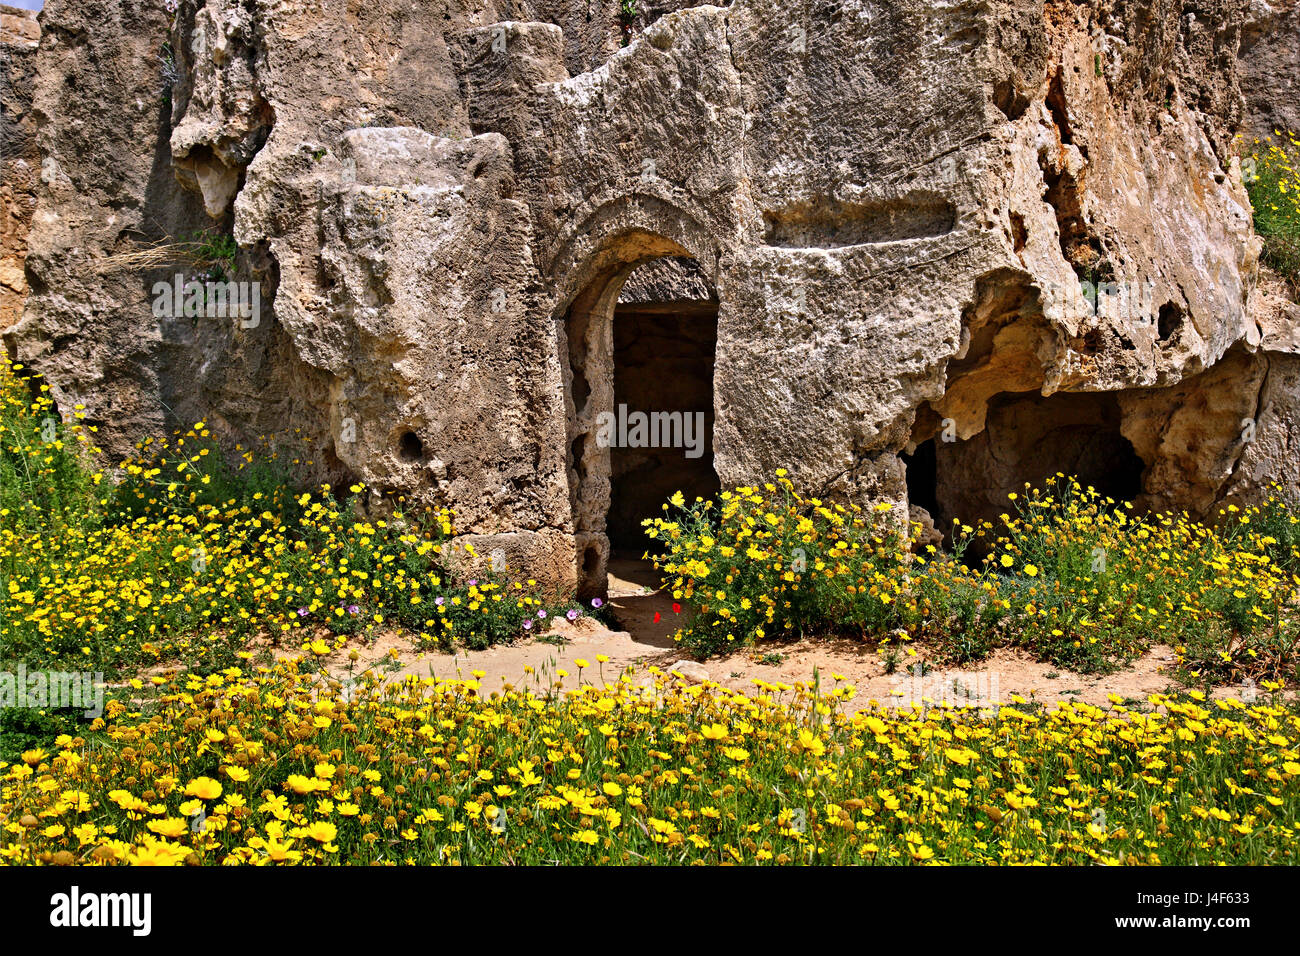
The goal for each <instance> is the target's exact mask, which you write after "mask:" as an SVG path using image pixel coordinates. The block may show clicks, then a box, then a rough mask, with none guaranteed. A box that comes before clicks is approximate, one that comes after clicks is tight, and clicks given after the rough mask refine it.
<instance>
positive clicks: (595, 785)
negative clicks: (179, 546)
mask: <svg viewBox="0 0 1300 956" xmlns="http://www.w3.org/2000/svg"><path fill="white" fill-rule="evenodd" d="M665 677H666V675H660V678H659V681H658V683H657V685H656V687H654V688H645V689H642V688H634V687H633V686H632V685H631V683H630V681H626V680H619V681H614V682H612V683H609V684H607V685H606V686H604V687H599V688H598V687H596V686H591V685H584V686H580V687H578V688H574V689H573V690H571V691H569V692H567V693H561V694H557V695H555V696H553V697H551V698H549V699H547V698H539V697H535V696H531V695H528V694H520V693H517V692H515V691H514V690H512V689H511V688H509V687H505V688H502V689H501V690H499V691H493V692H492V693H490V694H489V693H487V689H486V688H481V687H479V686H478V685H477V682H476V681H473V680H470V681H435V680H433V679H427V680H418V679H415V678H411V679H408V680H407V681H406V682H405V683H402V684H400V685H393V684H389V685H384V684H383V683H382V682H381V681H379V680H378V679H372V678H369V677H367V678H364V679H362V680H361V681H359V682H347V683H341V682H339V681H327V680H325V679H324V678H321V677H319V676H316V677H312V676H309V675H305V674H302V673H300V672H299V671H298V670H297V669H296V667H295V666H294V665H293V664H292V663H290V664H281V665H277V666H276V667H275V668H261V669H257V670H255V671H253V672H250V673H243V672H240V671H238V670H236V669H231V670H229V671H225V672H221V673H215V674H211V675H209V676H208V677H207V678H201V677H197V676H179V677H176V678H173V679H170V680H164V679H162V678H159V679H157V680H156V681H154V682H153V683H154V684H155V685H156V687H155V688H154V690H156V696H150V697H149V699H148V702H147V704H146V703H144V702H143V700H142V702H141V703H140V704H139V705H138V706H128V705H126V704H122V703H118V704H115V705H112V707H111V711H110V713H109V714H108V715H107V719H106V720H105V721H103V726H102V727H97V728H95V729H96V730H97V731H102V733H103V734H104V736H105V737H106V739H107V742H106V743H105V744H104V745H102V746H99V747H89V746H87V744H86V741H84V740H82V739H80V738H72V737H65V738H62V739H60V740H58V741H57V742H56V743H55V744H54V745H53V747H52V748H51V750H50V751H49V752H46V751H44V750H36V751H32V752H28V753H24V754H23V755H22V759H21V760H20V761H19V762H18V763H17V764H16V765H15V766H13V767H3V766H0V772H2V773H3V790H2V791H0V819H3V820H4V821H5V822H4V825H3V833H2V835H0V857H2V858H4V859H6V860H8V861H10V862H15V863H32V862H41V863H52V864H71V863H101V864H114V863H132V864H153V865H166V864H181V863H188V864H194V865H197V864H224V865H241V864H252V865H269V864H312V863H366V864H377V863H382V864H390V863H391V864H402V863H406V864H433V863H449V864H473V863H507V864H528V863H532V864H544V863H573V864H601V863H670V864H693V863H699V864H721V863H743V864H751V863H752V864H759V863H779V864H781V863H863V862H866V863H882V864H889V863H901V864H907V863H1030V862H1052V863H1090V862H1100V863H1130V864H1161V863H1163V864H1175V863H1183V864H1195V863H1211V862H1215V861H1227V862H1234V863H1294V862H1296V861H1297V852H1296V850H1297V843H1296V837H1297V828H1298V827H1300V819H1298V815H1300V797H1298V794H1297V779H1298V778H1300V762H1298V761H1300V750H1298V749H1297V748H1298V747H1300V744H1298V741H1300V717H1298V716H1297V714H1296V713H1295V711H1294V710H1291V709H1287V708H1285V707H1283V706H1277V705H1273V704H1270V703H1257V704H1254V705H1251V706H1247V705H1245V704H1243V703H1241V702H1239V701H1236V700H1224V701H1217V702H1214V703H1207V702H1206V701H1205V700H1204V699H1203V698H1198V699H1192V700H1187V701H1183V702H1179V701H1174V700H1170V699H1162V700H1156V701H1153V703H1158V704H1161V705H1162V706H1163V708H1164V712H1161V713H1141V712H1135V711H1131V710H1127V709H1125V708H1124V707H1122V706H1119V705H1118V704H1115V705H1114V706H1112V707H1110V708H1108V709H1104V710H1103V709H1099V708H1095V707H1090V706H1086V705H1065V706H1061V707H1060V708H1058V709H1057V710H1054V711H1051V712H1045V713H1033V712H1030V711H1029V710H1028V709H1021V708H1018V707H1016V706H1004V707H1000V708H997V709H996V711H995V712H990V713H987V714H985V715H984V719H979V718H977V717H975V716H973V715H971V714H969V713H967V714H956V713H954V712H952V711H947V710H942V709H941V710H931V711H929V712H926V711H923V710H921V709H920V708H917V709H911V710H905V711H888V710H872V711H867V712H864V713H857V714H851V715H850V714H846V713H844V712H842V710H841V709H840V708H839V706H838V701H839V698H840V696H841V693H837V692H831V693H830V694H828V695H826V696H817V695H815V694H814V693H812V692H810V691H808V690H806V689H793V688H788V687H787V688H781V687H776V686H770V685H768V686H762V687H760V688H759V689H758V693H756V694H754V695H744V694H739V693H735V692H730V691H726V690H723V689H720V688H717V687H716V686H699V685H695V686H684V685H682V684H679V683H669V682H667V681H666V679H665ZM142 693H143V691H142ZM97 723H98V722H97Z"/></svg>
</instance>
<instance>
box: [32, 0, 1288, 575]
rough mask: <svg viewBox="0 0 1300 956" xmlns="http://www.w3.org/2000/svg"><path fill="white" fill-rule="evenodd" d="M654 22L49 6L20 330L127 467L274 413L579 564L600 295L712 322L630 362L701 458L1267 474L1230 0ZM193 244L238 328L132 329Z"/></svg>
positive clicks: (286, 1) (135, 4)
mask: <svg viewBox="0 0 1300 956" xmlns="http://www.w3.org/2000/svg"><path fill="white" fill-rule="evenodd" d="M680 6H682V5H680V4H656V5H653V6H651V7H647V9H646V11H645V12H643V13H642V14H641V15H640V16H639V18H638V19H637V20H636V21H635V22H633V23H630V30H626V31H625V29H624V21H622V20H620V16H619V10H620V7H619V5H618V4H616V3H591V4H587V5H583V4H573V3H568V2H558V0H557V2H541V0H537V2H523V3H516V4H512V5H508V6H507V5H495V4H492V3H487V4H482V3H471V2H458V0H447V2H440V3H432V4H415V3H398V2H376V3H369V4H343V3H341V2H334V0H324V2H321V0H274V2H272V0H205V2H203V3H201V4H199V3H197V2H195V0H183V2H182V3H181V4H180V7H179V10H178V12H177V14H176V16H175V17H174V18H170V17H169V16H168V15H167V14H166V13H165V12H164V11H162V10H161V9H160V8H159V6H158V5H157V4H154V3H145V2H140V0H122V2H110V0H83V2H78V3H76V4H73V3H71V2H68V0H50V2H49V5H48V7H47V9H46V12H45V14H44V23H45V28H46V38H45V40H44V41H43V42H42V46H41V50H40V53H39V55H38V57H37V61H38V65H39V76H38V80H37V83H36V94H35V106H34V112H35V113H36V115H37V117H38V125H40V127H41V133H40V135H39V137H38V141H39V145H40V150H41V154H42V156H43V157H45V161H46V162H48V163H49V164H50V168H51V170H52V172H51V174H50V177H49V181H48V182H46V183H43V184H42V186H41V187H40V191H39V198H40V203H41V206H40V212H39V213H38V215H37V218H36V221H35V223H34V226H33V231H32V234H31V240H30V242H31V246H32V255H31V258H30V260H29V263H28V268H29V274H30V275H32V276H33V277H34V279H35V280H36V281H35V282H34V284H33V285H34V294H33V295H32V296H31V298H30V300H29V303H28V306H27V310H26V313H25V317H24V319H23V321H22V323H21V324H20V325H19V326H18V327H17V328H15V329H13V330H12V331H11V333H10V335H9V337H8V340H9V342H10V343H11V346H12V347H13V348H14V349H15V350H16V351H17V353H18V354H19V355H21V356H22V357H23V358H24V359H26V360H28V361H30V362H31V363H32V364H33V365H34V366H36V367H37V368H39V369H40V370H42V371H44V372H45V373H46V374H47V375H48V376H49V378H50V380H51V381H52V383H53V384H54V385H55V387H56V395H57V396H58V398H59V399H60V401H61V402H66V401H71V400H73V399H76V400H79V401H82V402H84V403H85V404H86V405H87V406H88V409H89V412H90V415H91V417H92V419H94V420H96V421H97V422H98V423H100V425H101V429H102V433H101V437H102V438H103V440H104V442H105V444H106V446H107V447H109V448H110V449H112V450H114V451H118V452H121V451H124V450H126V449H127V448H129V446H130V444H131V443H132V442H133V441H135V440H136V439H138V438H139V437H140V436H141V435H143V434H146V433H151V432H156V431H158V430H159V428H160V427H161V426H170V425H172V424H179V423H182V422H184V423H188V422H189V421H194V420H198V419H199V418H203V419H205V420H207V421H208V422H210V423H212V424H213V425H214V426H215V428H216V429H217V430H218V431H219V432H221V433H222V434H226V435H229V436H232V438H244V439H246V438H248V437H250V436H256V435H260V434H264V433H268V432H275V433H277V434H279V435H281V436H282V437H283V438H284V439H285V440H287V441H291V442H293V443H294V444H296V445H298V446H300V447H301V449H302V453H301V455H300V457H301V460H303V461H304V462H310V466H309V469H310V470H312V471H313V472H314V473H315V475H316V476H318V477H322V478H328V479H330V480H334V481H338V480H351V479H353V478H357V479H363V480H365V481H366V482H367V484H368V485H369V486H370V487H371V488H372V490H373V492H374V493H375V494H376V495H382V494H385V493H392V494H400V495H404V496H406V497H408V498H410V499H413V500H415V501H417V502H419V503H424V504H431V505H441V506H447V507H451V508H452V509H454V510H455V511H456V513H457V524H458V526H459V528H460V529H461V530H462V531H463V532H465V533H466V535H467V537H466V538H465V543H467V544H470V545H472V546H473V548H474V552H475V553H476V554H478V555H479V556H480V557H482V556H484V555H487V554H489V553H491V552H493V551H498V550H499V551H500V552H501V553H502V554H503V555H504V556H505V558H506V560H507V562H508V563H509V564H511V565H512V566H524V567H527V568H528V570H529V572H530V573H532V574H534V575H535V576H537V577H539V578H545V579H546V580H548V581H552V582H554V583H557V584H562V585H579V586H581V587H582V588H583V589H585V590H587V591H595V590H599V589H600V588H601V587H603V583H604V577H605V567H606V562H607V560H608V556H609V551H610V544H609V536H608V534H607V532H608V530H609V527H610V520H611V519H610V516H611V513H614V514H617V515H621V516H623V518H626V515H627V509H626V507H622V508H621V510H620V507H621V506H620V501H619V499H620V498H623V504H624V505H625V504H626V499H625V496H626V495H627V494H629V493H633V492H631V491H629V490H628V487H627V486H628V485H629V484H635V483H634V482H633V483H629V482H627V481H623V482H622V483H621V484H620V480H619V477H620V474H624V475H625V474H628V472H627V471H623V472H619V471H618V470H617V468H616V467H615V464H616V459H617V456H616V455H614V454H613V453H612V450H611V449H610V448H609V447H608V444H607V443H606V442H605V441H604V440H603V439H602V438H601V436H600V422H601V420H602V415H606V414H608V413H609V412H610V411H611V410H612V409H614V408H615V407H616V405H617V404H618V397H619V394H620V385H619V382H618V381H617V375H616V368H617V366H618V355H617V354H616V342H617V341H619V337H618V335H617V334H616V325H617V316H618V314H619V312H618V310H619V309H628V308H633V307H634V308H635V310H637V311H636V312H635V315H636V316H637V319H636V321H645V320H646V315H647V314H653V312H654V310H655V309H660V310H661V314H663V315H667V314H668V312H669V310H671V309H673V308H677V309H678V311H677V312H673V313H672V314H673V315H675V316H676V319H675V320H674V321H681V320H682V316H683V315H684V314H686V313H683V312H682V311H681V308H685V307H681V308H678V306H674V305H672V304H673V303H678V304H680V303H684V302H694V303H703V304H704V305H703V306H701V307H700V311H698V312H697V313H692V314H695V315H697V316H698V317H701V318H703V317H705V316H708V321H711V322H714V323H716V325H715V326H714V327H713V328H712V329H711V330H709V331H708V332H707V333H706V332H705V331H704V329H705V327H704V326H702V325H701V326H691V327H690V328H691V331H692V334H693V336H694V337H695V338H700V337H701V336H711V337H712V339H713V341H712V342H711V343H709V342H706V341H704V340H703V339H701V341H700V342H699V344H700V346H701V348H700V349H697V350H694V351H693V352H692V353H691V356H690V357H689V359H688V358H686V357H684V356H677V358H676V360H674V358H673V355H675V354H676V353H671V354H670V353H669V350H668V349H666V348H653V347H651V348H646V347H644V343H645V342H647V341H649V342H651V343H653V338H652V337H651V338H649V339H647V338H646V337H645V336H641V337H640V341H641V342H642V344H643V348H642V351H641V352H639V353H637V357H636V359H635V361H634V362H633V363H632V366H630V367H631V368H632V369H633V371H631V372H628V373H627V374H634V375H635V376H637V377H638V379H639V380H640V381H643V382H649V383H653V382H654V379H655V376H656V375H658V376H659V377H660V378H661V379H662V381H663V383H664V385H663V387H662V388H659V389H652V388H651V387H650V385H644V386H643V387H641V393H640V394H642V395H644V396H647V398H646V400H647V401H653V400H658V399H659V397H660V396H663V395H666V394H671V393H672V391H673V389H672V387H671V386H672V385H673V384H674V383H675V382H676V383H677V384H679V385H680V388H679V389H678V391H679V392H680V394H683V395H685V394H695V393H696V391H698V389H699V388H700V387H701V386H702V387H703V388H704V389H705V391H704V394H706V395H707V394H708V393H709V390H711V393H712V408H711V411H710V413H709V422H708V425H709V429H710V432H711V435H712V447H711V448H710V449H709V451H710V455H709V461H708V465H709V466H710V468H711V469H712V472H711V473H712V475H713V478H714V480H717V481H720V482H721V483H722V484H723V485H729V484H736V483H742V482H747V481H755V480H761V479H763V478H765V477H767V476H769V475H770V474H771V472H772V471H773V470H774V469H776V468H777V467H785V468H788V469H789V470H790V472H791V475H792V477H793V478H794V479H795V480H796V481H797V482H798V483H799V484H800V485H802V486H803V487H805V488H808V489H811V490H813V491H814V492H818V493H822V494H826V495H838V496H843V497H849V498H853V499H857V500H861V501H876V500H886V501H891V502H894V503H896V504H897V505H898V508H897V509H896V512H895V513H896V515H897V520H899V521H900V522H901V521H903V520H906V516H907V515H908V513H909V512H908V506H909V501H910V504H911V506H912V507H913V508H914V509H915V510H914V511H913V512H912V513H913V514H917V515H922V514H924V515H926V516H927V520H929V519H932V523H933V527H934V528H937V530H934V531H933V534H940V533H942V530H943V529H944V528H945V527H946V526H947V523H949V522H950V521H951V519H952V517H954V516H955V515H958V514H960V513H961V512H962V511H964V510H968V511H970V512H974V513H973V514H971V515H969V516H970V517H976V516H978V515H979V514H982V513H986V512H996V511H997V510H998V509H999V508H1000V507H1003V506H1002V505H1001V502H1003V501H1005V492H1006V491H1007V490H1008V489H1012V488H1017V487H1019V486H1020V485H1021V484H1022V483H1023V482H1024V481H1032V480H1037V479H1038V478H1040V477H1041V476H1042V475H1044V474H1050V473H1052V472H1055V471H1078V472H1080V473H1081V474H1084V475H1085V476H1092V475H1096V476H1098V477H1097V478H1096V479H1091V478H1090V480H1094V481H1095V482H1096V483H1098V484H1099V485H1105V486H1106V487H1110V486H1112V485H1113V486H1114V487H1115V488H1116V489H1117V493H1121V494H1124V495H1128V496H1136V497H1139V498H1142V499H1143V500H1145V501H1148V502H1151V503H1155V504H1159V505H1161V506H1176V507H1187V508H1191V509H1192V510H1194V511H1196V512H1198V513H1207V514H1208V513H1210V512H1212V511H1213V510H1214V509H1215V508H1216V507H1217V506H1218V505H1219V504H1220V503H1222V502H1223V501H1226V500H1229V499H1230V498H1231V499H1232V500H1249V499H1250V498H1251V497H1252V496H1257V495H1258V494H1260V493H1261V489H1262V488H1263V487H1264V486H1265V485H1266V484H1267V481H1268V480H1272V479H1280V480H1283V481H1286V482H1290V483H1291V484H1292V485H1293V486H1294V484H1295V482H1296V480H1297V479H1296V471H1297V469H1296V467H1295V463H1296V449H1297V445H1296V441H1297V427H1296V421H1297V418H1296V416H1297V404H1296V399H1297V378H1298V377H1300V376H1298V375H1297V371H1296V368H1295V365H1294V363H1295V362H1296V354H1297V353H1296V344H1295V343H1296V327H1297V324H1296V316H1295V313H1294V311H1290V310H1288V309H1287V308H1286V304H1285V302H1278V301H1274V300H1273V299H1269V300H1268V301H1267V302H1266V301H1265V298H1264V297H1262V296H1261V295H1260V294H1255V290H1256V286H1257V284H1258V280H1259V276H1258V268H1257V256H1258V243H1257V240H1256V239H1255V238H1254V237H1253V234H1252V231H1251V216H1250V207H1249V202H1248V200H1247V197H1246V194H1245V191H1244V188H1243V186H1242V182H1241V171H1240V164H1239V159H1238V157H1237V155H1236V154H1235V153H1234V149H1235V148H1236V147H1234V136H1235V134H1236V133H1237V132H1238V130H1239V129H1240V127H1241V125H1242V122H1243V117H1244V109H1243V104H1244V103H1246V102H1247V101H1246V100H1243V97H1242V92H1241V91H1242V88H1243V83H1244V84H1245V86H1246V88H1247V89H1248V90H1249V89H1251V86H1250V84H1251V83H1253V82H1256V80H1258V74H1257V72H1255V73H1252V72H1251V68H1243V67H1241V66H1239V63H1238V52H1239V50H1240V49H1241V48H1242V42H1243V35H1244V34H1248V35H1250V36H1254V34H1251V33H1250V31H1251V30H1255V29H1257V25H1258V24H1259V23H1260V22H1262V21H1261V19H1260V16H1259V15H1258V11H1255V12H1248V10H1247V6H1246V3H1245V2H1244V0H1210V2H1208V3H1206V2H1201V3H1199V4H1197V5H1196V6H1193V5H1191V4H1188V3H1182V2H1167V0H1161V2H1155V0H1079V2H1068V0H1053V2H1049V3H1047V4H1045V5H1044V4H1042V3H1039V2H1028V0H996V2H992V3H989V2H984V0H979V2H976V0H958V2H955V3H948V4H937V3H934V2H932V0H900V2H891V3H889V4H884V3H877V2H871V0H842V2H838V3H835V4H831V5H823V6H819V7H811V8H808V7H803V6H799V7H798V8H797V9H796V8H793V7H792V6H791V5H790V4H787V3H784V2H778V0H734V2H733V3H732V4H731V5H730V6H727V7H720V6H708V5H703V6H692V7H687V8H684V9H678V7H680ZM511 18H515V19H511ZM91 22H93V23H94V24H95V29H94V30H88V29H85V25H86V24H88V23H91ZM629 33H630V37H631V38H630V42H628V45H627V46H625V47H624V46H623V45H622V44H623V43H624V41H625V40H627V39H628V34H629ZM1261 43H1265V40H1263V39H1260V38H1258V37H1256V48H1257V49H1258V48H1261V47H1260V44H1261ZM1269 43H1272V41H1269ZM1284 47H1285V43H1284V42H1283V43H1280V44H1278V43H1273V44H1272V45H1271V46H1269V45H1268V44H1265V47H1264V48H1266V49H1269V50H1274V49H1276V50H1282V49H1283V48H1284ZM1273 55H1274V54H1273V53H1270V54H1269V56H1270V57H1271V56H1273ZM1277 59H1278V62H1279V63H1281V64H1282V67H1280V70H1281V73H1280V78H1279V79H1278V80H1277V82H1278V83H1279V84H1285V83H1289V82H1294V81H1295V78H1296V71H1295V70H1294V69H1293V68H1292V67H1287V66H1286V65H1285V64H1286V63H1287V62H1289V61H1286V58H1285V56H1284V55H1283V54H1282V53H1278V54H1277ZM104 63H111V64H113V66H114V70H112V71H107V70H104V69H102V65H103V64H104ZM160 63H161V64H162V65H161V66H160ZM1243 69H1244V70H1245V73H1246V74H1247V76H1248V77H1252V76H1253V77H1255V79H1249V78H1248V79H1247V80H1245V81H1243V79H1242V76H1241V73H1242V71H1243ZM1288 71H1289V72H1288ZM169 72H174V73H175V82H174V83H171V84H170V86H168V87H166V88H164V87H165V86H166V84H164V83H163V82H162V79H160V77H163V78H165V76H166V75H167V74H168V73H169ZM110 76H111V79H110ZM1259 82H1265V81H1259ZM1282 88H1283V87H1281V86H1280V87H1279V89H1282ZM1261 96H1263V97H1264V98H1267V96H1266V95H1265V94H1259V95H1257V96H1256V97H1255V100H1252V101H1251V102H1255V101H1258V100H1260V97H1261ZM96 104H115V105H114V106H113V108H111V109H107V110H106V109H103V107H102V106H97V105H96ZM199 229H206V230H209V231H216V232H228V233H229V234H233V236H234V238H235V240H237V242H238V245H239V247H240V253H239V256H238V259H237V263H236V266H237V267H236V274H237V276H236V277H237V278H238V279H240V280H241V281H253V282H259V283H261V288H262V289H263V295H262V300H263V302H264V303H266V307H265V309H264V311H263V315H262V317H261V321H260V322H259V323H258V324H256V325H255V326H253V327H244V326H242V325H241V324H240V323H236V322H231V321H221V320H210V319H202V320H199V321H197V322H195V321H192V320H190V319H184V318H181V319H173V318H168V317H165V316H164V317H157V316H155V315H153V313H152V311H151V309H150V304H149V290H150V289H151V288H152V284H153V283H154V282H155V281H158V280H159V279H160V278H165V277H166V276H168V275H169V274H170V273H172V272H174V271H175V269H174V268H172V267H171V266H170V265H168V266H163V265H159V266H158V267H157V268H154V269H152V270H142V269H140V268H139V267H138V266H131V265H130V264H129V263H130V260H129V258H127V259H124V258H123V256H122V255H121V254H122V253H124V252H126V251H129V250H130V249H132V248H136V247H138V244H139V243H141V242H158V241H161V240H165V239H166V238H168V237H176V236H179V235H181V234H182V233H183V231H184V230H199ZM124 262H125V263H127V264H125V265H124V264H123V263H124ZM649 262H654V263H656V264H655V265H653V266H650V267H648V268H639V267H643V266H645V265H646V263H649ZM685 263H689V267H688V266H687V265H685ZM634 273H636V277H635V278H633V279H631V281H630V282H628V284H627V285H626V286H625V285H624V283H625V281H626V280H628V279H629V277H630V276H633V274H634ZM623 314H624V315H631V314H632V313H629V312H624V313H623ZM629 321H630V320H629ZM681 337H682V338H683V339H684V340H685V339H687V338H690V337H689V336H685V335H683V336H681ZM710 344H711V345H712V350H711V354H712V356H713V361H712V374H711V376H710V375H709V374H708V369H707V368H705V369H703V370H701V369H699V368H697V365H698V362H697V361H696V357H698V356H699V355H704V354H709V349H708V346H709V345H710ZM656 356H660V357H661V358H662V365H661V367H660V368H658V369H656V368H655V367H654V366H653V362H654V361H655V358H656ZM1244 419H1249V420H1250V422H1251V423H1252V424H1251V428H1250V429H1247V431H1249V439H1248V440H1247V439H1245V438H1243V437H1242V436H1243V435H1244V434H1245V432H1244V431H1243V429H1245V426H1244V425H1243V424H1242V421H1243V420H1244ZM909 463H910V464H909ZM706 477H707V476H706ZM1112 479H1114V480H1112ZM1121 479H1122V480H1121ZM1108 483H1109V484H1108ZM620 520H622V518H621V519H620ZM467 559H468V558H467Z"/></svg>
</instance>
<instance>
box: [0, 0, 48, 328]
mask: <svg viewBox="0 0 1300 956" xmlns="http://www.w3.org/2000/svg"><path fill="white" fill-rule="evenodd" d="M40 39H41V28H40V26H39V25H38V24H37V22H36V14H34V13H32V12H31V11H30V10H19V9H18V8H17V7H8V6H5V5H3V4H0V329H6V328H8V327H9V326H11V325H13V324H14V323H15V322H17V321H18V319H19V318H20V317H21V316H22V312H23V303H24V302H25V301H26V299H27V278H26V276H25V275H24V273H23V263H24V261H25V260H26V258H27V232H28V230H29V229H30V228H31V223H32V215H33V213H35V212H36V178H37V176H39V175H40V167H41V155H40V151H39V150H37V148H36V130H35V123H34V121H33V119H32V112H31V106H32V83H33V81H34V79H35V76H36V48H37V46H38V44H39V43H40Z"/></svg>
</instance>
